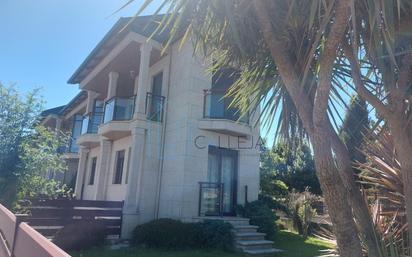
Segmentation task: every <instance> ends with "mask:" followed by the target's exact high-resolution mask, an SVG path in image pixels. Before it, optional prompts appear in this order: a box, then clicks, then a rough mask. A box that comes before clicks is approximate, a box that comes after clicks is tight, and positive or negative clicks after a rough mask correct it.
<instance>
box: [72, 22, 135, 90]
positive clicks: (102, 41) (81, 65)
mask: <svg viewBox="0 0 412 257" xmlns="http://www.w3.org/2000/svg"><path fill="white" fill-rule="evenodd" d="M129 20H130V18H127V17H122V18H120V19H119V20H118V21H117V22H116V23H115V24H114V25H113V27H112V28H111V29H110V30H109V32H107V33H106V35H105V36H104V37H103V39H102V40H100V42H99V43H98V44H97V45H96V46H95V47H94V49H93V50H92V51H91V52H90V54H89V55H88V56H87V57H86V59H85V60H84V61H83V62H82V64H80V66H79V68H77V70H76V71H75V72H74V73H73V75H72V76H71V77H70V78H69V80H68V81H67V83H69V84H78V83H80V81H78V78H77V77H78V75H79V74H80V73H81V71H82V70H83V69H84V68H85V67H86V66H87V64H88V63H89V61H90V60H91V59H92V58H93V57H94V56H95V55H96V54H97V52H98V51H99V50H100V48H101V47H102V46H103V45H104V44H105V43H106V42H107V41H108V40H109V39H110V38H111V36H112V34H113V33H114V32H115V31H117V30H118V28H119V27H120V26H121V25H123V26H124V25H126V24H127V22H128V21H129Z"/></svg>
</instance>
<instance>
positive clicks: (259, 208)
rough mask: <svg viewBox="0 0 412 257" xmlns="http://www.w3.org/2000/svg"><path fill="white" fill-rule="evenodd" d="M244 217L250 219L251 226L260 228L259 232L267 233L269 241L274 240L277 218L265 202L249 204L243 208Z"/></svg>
mask: <svg viewBox="0 0 412 257" xmlns="http://www.w3.org/2000/svg"><path fill="white" fill-rule="evenodd" d="M243 216H244V217H245V218H249V219H250V224H251V225H255V226H259V229H258V231H259V232H262V233H266V238H267V239H274V237H275V235H276V224H275V222H276V220H277V217H276V215H275V213H274V212H273V211H272V209H271V208H270V207H269V206H268V205H267V204H266V203H265V202H264V201H261V200H257V201H253V202H250V203H247V204H246V205H245V206H244V208H243Z"/></svg>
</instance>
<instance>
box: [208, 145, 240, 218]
mask: <svg viewBox="0 0 412 257" xmlns="http://www.w3.org/2000/svg"><path fill="white" fill-rule="evenodd" d="M209 154H216V155H218V156H219V171H218V172H219V183H222V156H230V157H233V160H234V167H233V168H234V171H233V177H232V180H231V182H232V192H231V194H232V204H231V205H232V206H230V212H222V213H221V214H222V215H223V216H233V215H235V207H236V205H237V189H238V185H237V184H238V160H239V152H238V151H236V150H233V149H228V148H222V147H217V146H213V145H209V148H208V155H209ZM223 193H224V192H221V194H222V197H221V199H219V201H222V203H221V204H222V205H223ZM221 209H222V210H223V206H222V208H221Z"/></svg>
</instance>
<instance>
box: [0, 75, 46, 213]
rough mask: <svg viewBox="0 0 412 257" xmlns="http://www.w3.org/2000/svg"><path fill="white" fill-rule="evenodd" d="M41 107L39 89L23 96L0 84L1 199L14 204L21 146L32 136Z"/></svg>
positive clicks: (13, 89)
mask: <svg viewBox="0 0 412 257" xmlns="http://www.w3.org/2000/svg"><path fill="white" fill-rule="evenodd" d="M41 109H42V101H41V99H40V97H39V91H38V90H34V91H32V92H30V93H28V94H27V95H26V96H21V95H20V94H19V93H18V92H17V90H16V89H15V88H14V87H13V86H9V87H6V86H4V85H3V84H1V83H0V201H1V202H2V203H3V204H6V205H9V204H11V201H12V199H14V196H15V194H16V182H17V180H16V179H17V177H16V171H17V167H18V165H19V163H20V150H21V148H20V145H21V143H22V142H23V141H24V140H25V138H26V137H27V136H29V135H30V133H31V131H32V128H33V125H34V124H35V122H36V119H37V117H38V115H39V113H40V111H41Z"/></svg>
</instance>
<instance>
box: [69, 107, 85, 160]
mask: <svg viewBox="0 0 412 257" xmlns="http://www.w3.org/2000/svg"><path fill="white" fill-rule="evenodd" d="M82 123H83V115H80V114H76V115H74V117H73V127H72V134H71V137H70V147H69V152H71V153H77V152H78V151H79V146H78V145H77V144H76V140H77V138H78V137H79V136H80V135H81V133H82Z"/></svg>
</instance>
